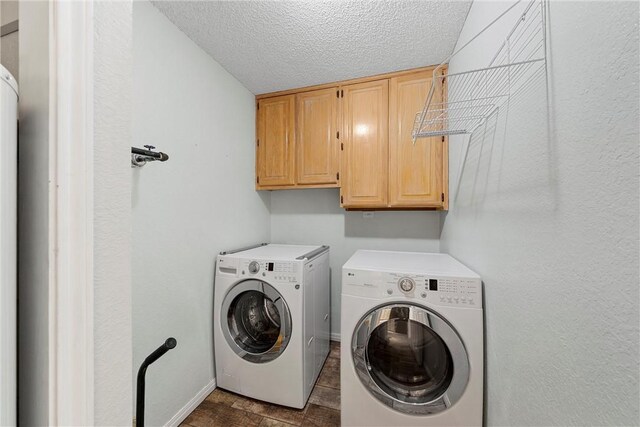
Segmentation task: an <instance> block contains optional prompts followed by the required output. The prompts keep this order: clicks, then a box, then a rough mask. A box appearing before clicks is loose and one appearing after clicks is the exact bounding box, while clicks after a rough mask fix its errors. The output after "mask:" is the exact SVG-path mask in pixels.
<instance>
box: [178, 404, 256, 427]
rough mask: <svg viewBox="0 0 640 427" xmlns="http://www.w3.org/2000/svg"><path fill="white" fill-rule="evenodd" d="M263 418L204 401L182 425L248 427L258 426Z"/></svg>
mask: <svg viewBox="0 0 640 427" xmlns="http://www.w3.org/2000/svg"><path fill="white" fill-rule="evenodd" d="M262 419H263V417H262V416H260V415H258V414H252V413H249V412H246V411H241V410H239V409H234V408H232V407H230V406H227V405H224V404H222V403H211V402H207V401H204V402H203V403H202V404H201V405H200V406H198V408H196V410H195V411H193V412H192V413H191V415H189V416H188V417H187V419H185V420H184V422H183V423H182V425H183V426H187V425H188V426H192V427H218V426H220V427H250V426H256V427H257V426H259V425H260V423H261V422H262Z"/></svg>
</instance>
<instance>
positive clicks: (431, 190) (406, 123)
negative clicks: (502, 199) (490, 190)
mask: <svg viewBox="0 0 640 427" xmlns="http://www.w3.org/2000/svg"><path fill="white" fill-rule="evenodd" d="M431 80H432V72H431V71H422V72H418V73H414V74H408V75H403V76H398V77H393V78H391V79H390V82H389V206H390V207H433V208H443V207H445V206H446V203H445V202H446V196H447V195H446V194H445V193H446V188H445V177H444V170H446V165H445V163H446V162H447V161H448V158H447V142H446V141H444V138H443V137H441V136H437V137H431V138H420V139H418V140H416V143H415V144H413V139H412V131H413V125H414V120H415V115H416V113H417V112H418V111H421V110H422V108H423V107H424V103H425V100H426V99H427V95H428V93H429V89H430V87H431ZM434 96H435V100H436V102H440V100H441V99H442V94H440V93H436V94H435V95H434Z"/></svg>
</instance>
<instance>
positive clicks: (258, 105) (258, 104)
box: [256, 102, 260, 110]
mask: <svg viewBox="0 0 640 427" xmlns="http://www.w3.org/2000/svg"><path fill="white" fill-rule="evenodd" d="M256 109H258V110H259V109H260V103H259V102H258V103H257V104H256Z"/></svg>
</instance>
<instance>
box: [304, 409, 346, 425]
mask: <svg viewBox="0 0 640 427" xmlns="http://www.w3.org/2000/svg"><path fill="white" fill-rule="evenodd" d="M339 425H340V411H336V410H335V409H331V408H325V407H324V406H318V405H314V404H311V405H309V408H308V409H307V414H306V415H305V416H304V420H303V421H302V426H303V427H315V426H318V427H332V426H336V427H337V426H339Z"/></svg>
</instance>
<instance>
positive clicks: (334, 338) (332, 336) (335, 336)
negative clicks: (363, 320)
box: [331, 332, 340, 342]
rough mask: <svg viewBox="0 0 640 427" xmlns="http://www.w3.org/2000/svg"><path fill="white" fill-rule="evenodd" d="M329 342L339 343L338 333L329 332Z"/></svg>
mask: <svg viewBox="0 0 640 427" xmlns="http://www.w3.org/2000/svg"><path fill="white" fill-rule="evenodd" d="M331 341H338V342H340V332H331Z"/></svg>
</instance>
